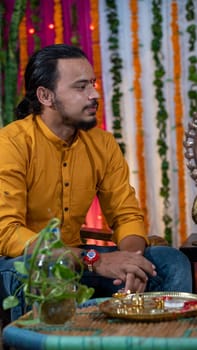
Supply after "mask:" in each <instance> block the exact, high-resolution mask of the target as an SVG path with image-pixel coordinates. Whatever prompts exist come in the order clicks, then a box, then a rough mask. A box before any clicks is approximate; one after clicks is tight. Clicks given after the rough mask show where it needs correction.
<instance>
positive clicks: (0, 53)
mask: <svg viewBox="0 0 197 350" xmlns="http://www.w3.org/2000/svg"><path fill="white" fill-rule="evenodd" d="M4 11H5V9H4V5H3V3H2V2H0V48H1V50H0V128H1V127H2V126H3V105H2V103H3V99H2V97H3V81H2V74H3V65H4V64H5V55H4V50H3V15H4Z"/></svg>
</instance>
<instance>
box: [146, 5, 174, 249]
mask: <svg viewBox="0 0 197 350" xmlns="http://www.w3.org/2000/svg"><path fill="white" fill-rule="evenodd" d="M161 4H162V1H161V0H153V1H152V14H153V23H152V28H151V29H152V37H153V38H152V42H151V50H152V54H153V60H154V63H155V72H154V81H153V85H154V86H155V98H156V100H157V102H158V110H157V115H156V120H157V128H158V139H157V147H158V153H159V156H160V159H161V176H162V179H161V181H162V184H161V187H160V196H161V197H162V198H163V206H164V214H163V217H162V220H163V222H164V237H165V239H166V240H167V242H168V243H169V244H170V245H171V244H172V227H171V225H172V218H171V216H170V215H169V204H170V180H169V175H168V173H169V162H168V158H167V152H168V145H167V141H166V138H167V119H168V113H167V111H166V108H165V101H166V99H165V97H164V92H163V87H164V81H163V79H164V76H165V69H164V66H163V64H162V62H161V57H162V52H161V49H162V37H163V33H162V20H163V18H162V13H161Z"/></svg>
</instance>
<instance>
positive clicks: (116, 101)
mask: <svg viewBox="0 0 197 350" xmlns="http://www.w3.org/2000/svg"><path fill="white" fill-rule="evenodd" d="M106 12H107V23H108V27H109V31H110V35H109V38H108V43H109V46H108V48H109V51H110V52H111V55H110V61H111V69H110V73H111V77H112V81H113V83H112V86H113V92H112V99H111V106H112V112H113V134H114V137H115V138H116V140H117V142H118V144H119V146H120V149H121V151H122V153H123V154H125V151H126V146H125V143H124V141H123V137H122V125H121V122H122V117H121V107H120V104H121V98H122V92H121V83H122V75H121V70H122V59H121V57H120V54H119V39H118V33H119V19H118V13H117V6H116V1H115V0H106Z"/></svg>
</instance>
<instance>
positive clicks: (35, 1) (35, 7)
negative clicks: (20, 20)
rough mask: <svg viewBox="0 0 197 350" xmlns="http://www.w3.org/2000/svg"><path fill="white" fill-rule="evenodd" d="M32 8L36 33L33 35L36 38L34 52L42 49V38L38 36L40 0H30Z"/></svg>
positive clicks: (32, 18)
mask: <svg viewBox="0 0 197 350" xmlns="http://www.w3.org/2000/svg"><path fill="white" fill-rule="evenodd" d="M30 8H31V20H32V24H33V27H34V29H35V33H34V34H33V38H34V50H35V51H37V50H39V49H40V47H41V42H40V37H39V35H38V33H39V31H40V12H39V11H40V0H30Z"/></svg>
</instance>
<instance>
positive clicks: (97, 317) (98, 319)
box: [3, 299, 197, 350]
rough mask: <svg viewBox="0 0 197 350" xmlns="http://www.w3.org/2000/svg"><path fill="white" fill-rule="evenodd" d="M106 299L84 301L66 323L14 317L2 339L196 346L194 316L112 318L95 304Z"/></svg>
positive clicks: (24, 344)
mask: <svg viewBox="0 0 197 350" xmlns="http://www.w3.org/2000/svg"><path fill="white" fill-rule="evenodd" d="M105 300H106V299H91V300H89V301H88V302H86V303H84V304H83V305H81V306H80V307H78V308H77V313H76V315H75V317H74V319H73V320H72V321H70V322H68V323H66V324H65V325H45V324H41V323H40V324H37V325H34V324H32V325H31V324H28V325H25V326H23V325H22V324H20V323H18V322H17V321H15V322H13V323H11V324H10V325H8V326H7V327H5V328H4V330H3V341H4V343H5V344H6V345H8V346H10V347H14V348H15V349H16V350H17V349H18V350H35V349H36V350H65V349H69V350H74V349H76V350H79V349H80V350H81V349H83V350H93V349H94V350H112V349H113V350H116V349H117V350H149V349H150V350H158V349H161V350H164V349H165V350H181V349H182V350H183V349H185V350H192V349H195V350H196V349H197V333H196V332H197V318H196V317H193V318H188V319H180V320H174V321H168V322H166V321H165V322H156V323H155V322H148V323H147V322H140V323H139V322H133V321H132V322H131V321H128V320H123V319H111V318H109V317H106V315H104V314H102V312H101V311H100V309H99V307H98V305H99V303H101V302H103V301H105ZM19 321H20V319H19Z"/></svg>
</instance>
